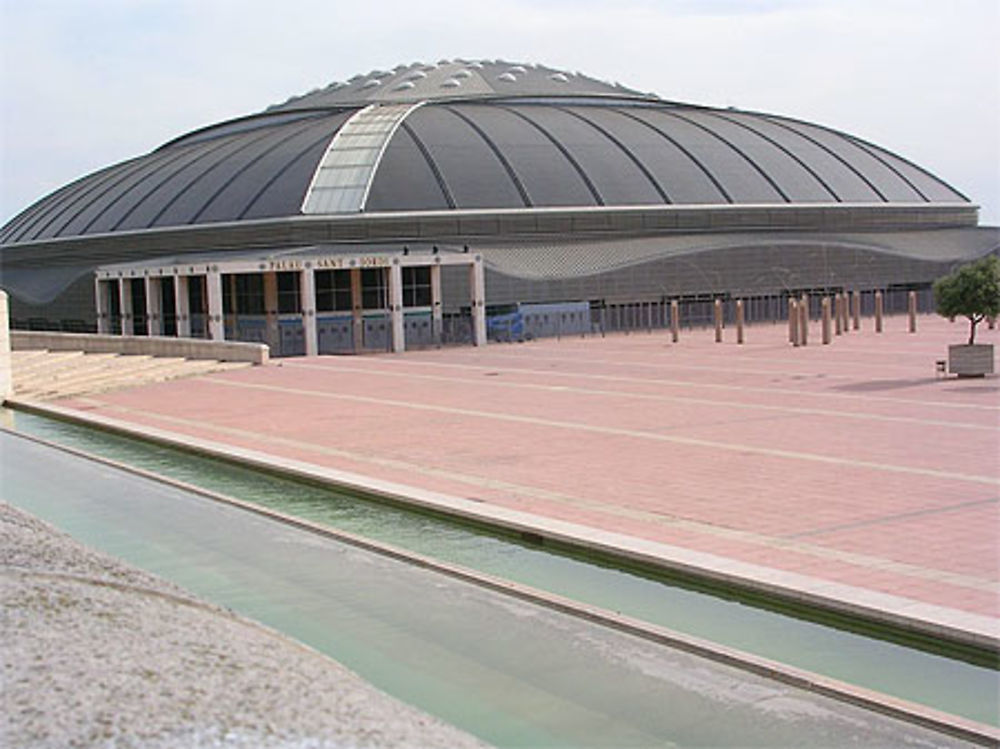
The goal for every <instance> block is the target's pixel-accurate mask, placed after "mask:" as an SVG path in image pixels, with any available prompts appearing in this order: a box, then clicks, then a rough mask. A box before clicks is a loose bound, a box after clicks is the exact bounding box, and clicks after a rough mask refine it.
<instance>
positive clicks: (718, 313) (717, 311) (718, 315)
mask: <svg viewBox="0 0 1000 749" xmlns="http://www.w3.org/2000/svg"><path fill="white" fill-rule="evenodd" d="M712 313H713V316H714V317H715V342H716V343H722V300H721V299H716V300H715V302H714V303H713V304H712Z"/></svg>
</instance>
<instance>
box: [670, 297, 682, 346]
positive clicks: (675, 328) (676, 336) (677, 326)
mask: <svg viewBox="0 0 1000 749" xmlns="http://www.w3.org/2000/svg"><path fill="white" fill-rule="evenodd" d="M670 337H671V338H672V339H673V342H674V343H677V341H678V340H680V337H681V306H680V305H679V304H678V303H677V300H676V299H674V300H673V301H672V302H670Z"/></svg>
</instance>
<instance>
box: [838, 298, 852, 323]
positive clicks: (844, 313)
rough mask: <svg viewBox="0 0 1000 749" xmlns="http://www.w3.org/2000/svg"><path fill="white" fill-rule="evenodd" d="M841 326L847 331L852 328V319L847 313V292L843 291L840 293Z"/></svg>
mask: <svg viewBox="0 0 1000 749" xmlns="http://www.w3.org/2000/svg"><path fill="white" fill-rule="evenodd" d="M840 315H841V321H840V327H841V329H842V330H843V331H844V333H846V332H847V331H848V330H849V329H850V325H851V324H850V321H849V320H848V314H847V292H846V291H843V292H841V294H840Z"/></svg>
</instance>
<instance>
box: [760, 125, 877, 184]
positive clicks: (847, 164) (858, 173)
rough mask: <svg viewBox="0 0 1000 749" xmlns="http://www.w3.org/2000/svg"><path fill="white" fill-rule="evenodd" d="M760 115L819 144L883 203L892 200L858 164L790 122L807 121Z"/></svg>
mask: <svg viewBox="0 0 1000 749" xmlns="http://www.w3.org/2000/svg"><path fill="white" fill-rule="evenodd" d="M759 116H760V117H763V118H764V119H765V120H767V121H768V122H771V123H773V124H775V125H777V126H778V127H783V128H785V129H786V130H788V131H789V132H792V133H795V134H796V135H798V136H799V137H800V138H803V139H805V140H807V141H809V142H810V143H812V144H813V145H814V146H817V147H818V148H821V149H823V150H824V151H826V152H827V153H828V154H830V155H831V156H832V157H833V158H835V159H836V160H837V161H839V162H840V163H841V164H843V165H844V166H845V167H847V169H848V170H850V171H851V172H853V173H854V174H855V175H856V176H857V177H858V178H859V179H860V180H861V181H862V182H864V183H865V184H866V185H868V187H869V188H870V189H871V191H872V192H874V193H875V194H876V195H877V196H878V197H879V199H880V200H881V201H882V202H883V203H889V202H891V201H890V200H889V198H888V197H887V196H886V195H885V193H883V192H882V191H881V190H879V189H878V187H876V186H875V183H873V182H872V181H871V180H870V179H868V177H866V176H865V175H864V174H863V173H862V172H861V170H860V169H858V168H857V167H856V166H854V165H853V164H852V163H851V162H849V161H848V160H847V159H845V158H844V157H843V156H841V155H840V154H839V153H837V152H836V151H834V150H833V149H832V148H830V147H829V146H827V145H826V144H825V143H823V142H821V141H819V140H817V139H816V138H813V137H812V136H811V135H809V134H808V133H804V132H802V131H801V130H800V129H799V128H797V127H792V125H791V124H789V123H791V122H794V123H795V124H796V125H799V124H807V123H800V122H798V121H796V120H788V118H785V117H775V116H770V115H759ZM827 132H829V133H831V134H832V135H835V136H837V137H839V138H844V137H846V136H844V135H843V134H841V133H838V132H836V131H834V130H827Z"/></svg>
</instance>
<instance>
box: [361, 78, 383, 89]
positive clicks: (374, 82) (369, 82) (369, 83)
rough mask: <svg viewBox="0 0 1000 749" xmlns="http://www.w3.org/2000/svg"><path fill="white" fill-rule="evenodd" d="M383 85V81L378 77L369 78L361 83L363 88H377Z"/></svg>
mask: <svg viewBox="0 0 1000 749" xmlns="http://www.w3.org/2000/svg"><path fill="white" fill-rule="evenodd" d="M381 85H382V81H380V80H378V79H377V78H371V79H370V80H367V81H365V82H364V83H362V84H361V88H363V89H365V88H375V87H376V86H381Z"/></svg>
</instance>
